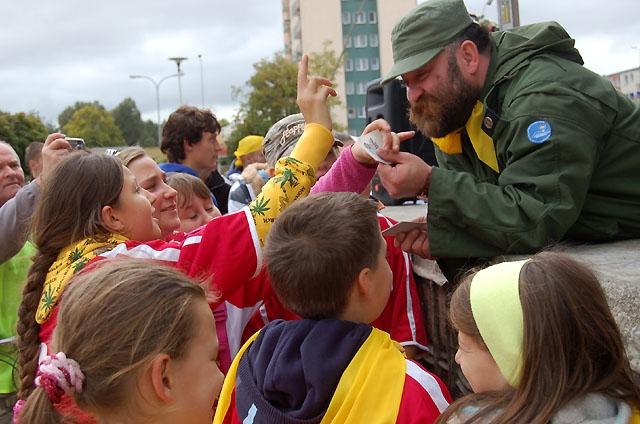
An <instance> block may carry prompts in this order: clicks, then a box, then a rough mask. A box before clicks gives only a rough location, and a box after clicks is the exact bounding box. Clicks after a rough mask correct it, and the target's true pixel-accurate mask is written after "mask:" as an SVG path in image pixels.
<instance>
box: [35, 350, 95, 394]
mask: <svg viewBox="0 0 640 424" xmlns="http://www.w3.org/2000/svg"><path fill="white" fill-rule="evenodd" d="M83 383H84V374H83V373H82V370H80V365H78V363H77V362H76V361H74V360H73V359H71V358H67V355H65V354H64V352H58V353H56V354H54V355H47V354H46V348H44V352H42V351H41V355H40V362H39V365H38V373H37V374H36V379H35V384H36V386H39V387H42V388H43V389H44V391H45V392H47V395H48V396H49V400H51V403H53V404H56V403H58V402H60V398H61V397H62V395H63V394H67V395H70V394H71V393H72V392H73V390H75V391H76V392H77V393H81V392H82V384H83Z"/></svg>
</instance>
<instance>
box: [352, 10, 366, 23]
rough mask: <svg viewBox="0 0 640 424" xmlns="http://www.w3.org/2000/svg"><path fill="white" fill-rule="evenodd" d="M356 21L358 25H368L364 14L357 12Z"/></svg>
mask: <svg viewBox="0 0 640 424" xmlns="http://www.w3.org/2000/svg"><path fill="white" fill-rule="evenodd" d="M355 21H356V23H357V24H366V23H367V18H366V17H365V14H364V12H356V14H355Z"/></svg>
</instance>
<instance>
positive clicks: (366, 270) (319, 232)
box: [214, 193, 449, 423]
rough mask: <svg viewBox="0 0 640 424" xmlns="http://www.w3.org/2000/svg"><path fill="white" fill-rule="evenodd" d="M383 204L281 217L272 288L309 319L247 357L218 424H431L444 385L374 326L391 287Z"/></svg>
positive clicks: (239, 359)
mask: <svg viewBox="0 0 640 424" xmlns="http://www.w3.org/2000/svg"><path fill="white" fill-rule="evenodd" d="M376 212H377V208H376V205H375V204H374V203H373V202H371V201H370V200H368V199H364V198H363V197H361V196H359V195H357V194H354V193H322V194H319V195H315V196H311V197H309V198H306V199H302V200H300V201H298V202H296V203H295V204H294V205H292V206H291V207H290V208H289V209H288V210H286V211H285V212H283V213H282V214H281V215H280V216H279V218H278V219H277V220H276V222H275V223H274V224H273V226H272V228H271V232H270V233H269V235H268V237H267V243H266V247H265V260H266V263H267V271H268V273H269V277H270V280H271V284H272V288H273V290H274V291H275V293H276V295H277V296H278V298H279V300H280V301H281V302H282V303H283V305H284V306H285V307H287V308H288V309H290V310H291V311H293V312H294V313H296V314H297V315H299V316H300V317H302V319H301V320H297V321H281V320H276V321H273V322H271V323H269V324H268V325H266V326H265V327H264V328H263V329H262V330H261V331H260V332H259V333H257V334H256V335H254V336H253V337H252V338H251V339H250V340H249V341H248V342H247V343H246V344H245V345H244V346H243V347H242V349H241V350H240V352H239V354H238V355H237V356H236V358H235V359H234V361H233V363H232V365H231V369H230V370H229V373H228V374H227V378H226V379H225V383H224V386H223V389H222V393H221V396H220V400H219V403H218V409H217V411H216V417H215V419H214V423H241V422H283V423H288V422H291V423H297V422H305V423H316V422H317V423H320V422H323V423H329V422H335V423H344V422H356V421H360V420H362V419H364V418H365V417H367V420H368V421H371V422H381V423H382V422H385V423H386V422H399V423H418V422H420V423H430V422H434V421H435V420H436V418H437V417H438V416H439V415H440V413H441V412H442V411H443V410H444V409H445V408H446V407H447V406H448V404H449V394H448V392H447V389H446V387H445V386H444V385H443V384H442V382H441V381H440V380H438V378H437V377H435V376H433V375H431V374H430V373H428V372H427V371H425V370H424V369H423V368H422V367H420V366H419V365H418V364H417V363H415V362H413V361H411V360H408V359H406V358H405V356H404V354H403V350H402V347H401V346H400V345H399V344H397V343H396V342H394V341H392V340H391V338H390V337H389V334H387V333H385V332H383V331H381V330H378V329H375V328H373V327H372V326H371V325H370V323H371V322H372V321H373V320H374V319H375V318H376V317H378V316H379V315H380V313H381V312H382V310H383V309H384V307H385V305H386V303H387V300H388V298H389V294H390V291H391V287H392V274H391V270H390V268H389V264H388V262H387V261H386V259H385V255H386V243H385V241H384V238H383V237H382V235H381V234H380V227H379V224H378V218H377V215H376Z"/></svg>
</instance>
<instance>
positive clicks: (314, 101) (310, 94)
mask: <svg viewBox="0 0 640 424" xmlns="http://www.w3.org/2000/svg"><path fill="white" fill-rule="evenodd" d="M308 68H309V56H308V55H306V54H305V55H303V56H302V60H300V64H299V65H298V98H297V99H296V102H297V103H298V106H299V107H300V112H302V115H303V116H304V120H305V121H306V122H307V124H311V123H316V124H320V125H322V126H324V127H326V128H327V129H328V130H329V131H331V129H332V122H331V113H330V112H329V105H328V103H327V97H328V96H333V97H335V96H337V95H338V94H337V93H336V90H334V89H333V88H331V87H332V86H333V83H332V82H331V81H329V80H328V79H326V78H321V77H311V78H309V77H308V76H307V73H308Z"/></svg>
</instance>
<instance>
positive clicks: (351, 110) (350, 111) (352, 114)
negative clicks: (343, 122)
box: [347, 107, 356, 119]
mask: <svg viewBox="0 0 640 424" xmlns="http://www.w3.org/2000/svg"><path fill="white" fill-rule="evenodd" d="M347 116H348V117H349V119H353V118H355V117H356V110H355V109H354V108H352V107H350V108H349V109H347Z"/></svg>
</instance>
